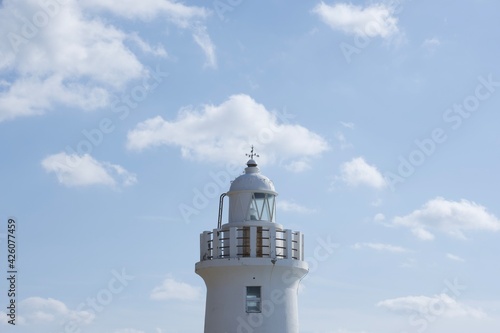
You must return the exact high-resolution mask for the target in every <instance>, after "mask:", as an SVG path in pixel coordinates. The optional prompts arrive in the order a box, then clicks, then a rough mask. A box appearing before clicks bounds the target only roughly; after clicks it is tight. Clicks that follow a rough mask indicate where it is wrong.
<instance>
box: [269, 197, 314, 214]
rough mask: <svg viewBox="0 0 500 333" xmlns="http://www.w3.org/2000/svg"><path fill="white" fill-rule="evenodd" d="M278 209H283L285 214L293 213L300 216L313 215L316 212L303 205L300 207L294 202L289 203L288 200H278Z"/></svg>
mask: <svg viewBox="0 0 500 333" xmlns="http://www.w3.org/2000/svg"><path fill="white" fill-rule="evenodd" d="M277 203H278V204H277V205H278V209H281V210H283V211H285V212H293V213H299V214H311V213H314V212H316V211H315V210H314V209H310V208H307V207H304V206H302V205H299V204H297V203H295V202H293V201H288V200H278V201H277Z"/></svg>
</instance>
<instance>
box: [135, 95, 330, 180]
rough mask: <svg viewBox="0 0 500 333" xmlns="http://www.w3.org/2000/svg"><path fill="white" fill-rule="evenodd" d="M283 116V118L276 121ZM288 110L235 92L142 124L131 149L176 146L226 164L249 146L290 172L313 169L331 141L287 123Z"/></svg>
mask: <svg viewBox="0 0 500 333" xmlns="http://www.w3.org/2000/svg"><path fill="white" fill-rule="evenodd" d="M278 117H281V118H282V120H281V121H280V119H278ZM286 117H289V115H288V114H285V115H282V114H278V113H274V112H271V111H268V110H267V109H266V108H265V107H264V105H262V104H259V103H257V102H256V101H255V100H254V99H253V98H251V97H250V96H248V95H244V94H241V95H233V96H231V97H229V99H228V100H226V101H224V102H223V103H221V104H219V105H204V106H203V107H202V108H201V110H197V109H194V108H192V107H186V108H183V109H181V110H180V111H179V114H178V117H177V119H176V120H172V121H168V120H165V119H163V117H161V116H157V117H154V118H150V119H147V120H145V121H143V122H141V123H139V124H138V125H137V126H136V127H135V129H133V130H132V131H130V132H129V133H128V136H127V147H128V148H129V149H132V150H137V151H141V150H144V149H146V148H149V147H155V146H160V145H168V146H177V147H179V148H180V149H181V153H182V156H183V157H185V158H189V159H193V160H199V161H204V162H212V163H219V164H224V163H228V162H234V158H235V156H241V154H242V152H243V151H246V150H247V149H248V147H250V145H251V144H254V145H256V146H257V148H258V149H259V150H260V151H265V152H266V154H263V155H262V156H261V157H260V158H259V164H263V163H273V162H278V157H279V162H280V163H281V164H282V165H284V166H285V167H287V168H288V169H290V170H292V171H303V170H306V169H307V168H309V160H308V158H310V157H315V156H319V155H320V154H321V153H322V152H324V151H326V150H327V149H328V144H327V142H326V140H325V139H323V138H322V137H321V136H319V135H318V134H316V133H314V132H312V131H310V130H308V129H306V128H305V127H303V126H300V125H297V124H291V123H288V121H289V120H288V119H286Z"/></svg>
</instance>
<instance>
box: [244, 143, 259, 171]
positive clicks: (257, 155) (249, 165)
mask: <svg viewBox="0 0 500 333" xmlns="http://www.w3.org/2000/svg"><path fill="white" fill-rule="evenodd" d="M251 148H252V149H251V150H250V154H245V155H246V156H248V157H250V159H249V160H248V162H247V166H248V167H256V166H257V162H255V160H254V159H253V158H254V157H260V156H259V154H257V153H254V151H253V149H254V148H253V145H252V146H251Z"/></svg>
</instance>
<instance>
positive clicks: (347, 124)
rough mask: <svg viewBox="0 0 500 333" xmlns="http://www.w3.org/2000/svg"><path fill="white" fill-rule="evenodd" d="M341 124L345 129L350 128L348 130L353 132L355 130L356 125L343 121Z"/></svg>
mask: <svg viewBox="0 0 500 333" xmlns="http://www.w3.org/2000/svg"><path fill="white" fill-rule="evenodd" d="M340 124H341V125H342V126H344V127H345V128H348V129H351V130H353V129H354V123H350V122H345V121H341V122H340Z"/></svg>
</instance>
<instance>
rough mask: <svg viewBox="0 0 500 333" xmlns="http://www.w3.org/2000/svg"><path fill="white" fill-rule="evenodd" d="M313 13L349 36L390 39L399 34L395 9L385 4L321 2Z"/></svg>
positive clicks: (331, 26)
mask: <svg viewBox="0 0 500 333" xmlns="http://www.w3.org/2000/svg"><path fill="white" fill-rule="evenodd" d="M312 12H313V13H314V14H316V15H318V16H319V18H320V19H321V20H322V21H323V22H324V23H325V24H327V25H328V26H330V28H332V29H334V30H339V31H342V32H344V33H346V34H349V35H356V36H368V37H377V36H378V37H382V38H389V37H392V36H394V35H396V34H398V33H399V28H398V19H397V18H396V16H395V13H394V8H393V7H392V6H390V5H386V4H383V3H379V4H372V5H369V6H366V7H362V6H357V5H353V4H351V3H336V4H333V5H327V4H325V3H324V2H321V3H319V4H318V5H316V6H315V7H314V8H313V10H312Z"/></svg>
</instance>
